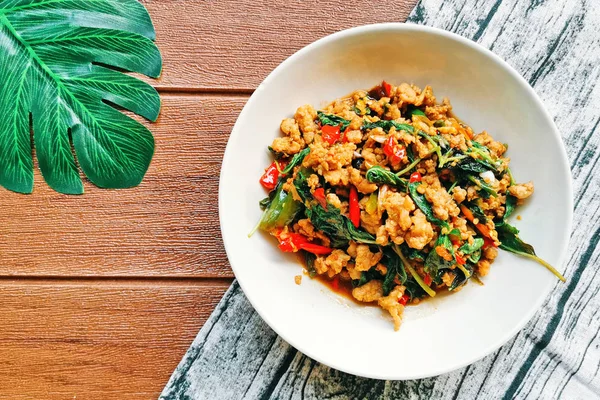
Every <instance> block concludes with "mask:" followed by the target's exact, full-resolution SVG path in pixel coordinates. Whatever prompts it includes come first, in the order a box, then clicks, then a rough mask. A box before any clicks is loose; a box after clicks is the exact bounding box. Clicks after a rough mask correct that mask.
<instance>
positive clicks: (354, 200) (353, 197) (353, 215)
mask: <svg viewBox="0 0 600 400" xmlns="http://www.w3.org/2000/svg"><path fill="white" fill-rule="evenodd" d="M348 202H349V208H350V221H352V225H354V226H355V227H356V228H358V227H359V226H360V206H359V205H358V191H357V190H356V187H355V186H353V185H352V186H350V196H349V197H348Z"/></svg>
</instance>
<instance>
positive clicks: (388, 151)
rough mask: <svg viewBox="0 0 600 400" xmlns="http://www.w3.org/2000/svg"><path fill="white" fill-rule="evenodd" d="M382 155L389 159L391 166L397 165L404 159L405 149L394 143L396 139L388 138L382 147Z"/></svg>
mask: <svg viewBox="0 0 600 400" xmlns="http://www.w3.org/2000/svg"><path fill="white" fill-rule="evenodd" d="M383 153H384V154H385V155H386V156H387V157H388V158H389V160H390V161H391V162H392V164H398V163H399V162H400V161H402V159H403V158H404V157H406V148H405V147H404V146H401V145H399V144H398V142H396V139H394V138H393V137H391V136H390V137H389V138H388V140H387V141H386V142H385V144H384V145H383Z"/></svg>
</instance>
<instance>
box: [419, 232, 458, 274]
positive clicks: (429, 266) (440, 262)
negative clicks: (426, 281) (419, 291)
mask: <svg viewBox="0 0 600 400" xmlns="http://www.w3.org/2000/svg"><path fill="white" fill-rule="evenodd" d="M438 246H442V247H444V248H445V249H446V250H448V252H450V254H452V255H454V249H453V248H452V242H451V241H450V238H449V237H448V235H440V236H438V239H437V241H436V242H435V246H433V248H432V249H431V251H430V252H429V255H428V256H427V259H426V260H425V265H424V269H425V272H427V273H428V274H429V275H431V276H432V277H433V276H436V275H438V271H439V270H441V269H449V268H450V267H452V266H453V265H454V264H456V263H455V261H454V257H453V258H452V260H450V261H447V260H445V259H443V258H442V257H440V255H439V254H438V253H437V252H436V251H435V248H436V247H438Z"/></svg>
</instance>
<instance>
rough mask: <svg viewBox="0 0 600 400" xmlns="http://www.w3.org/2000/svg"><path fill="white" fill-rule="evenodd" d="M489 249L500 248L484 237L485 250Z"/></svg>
mask: <svg viewBox="0 0 600 400" xmlns="http://www.w3.org/2000/svg"><path fill="white" fill-rule="evenodd" d="M488 247H498V245H497V244H496V242H494V241H493V240H492V239H490V238H488V237H485V236H484V237H483V248H484V249H487V248H488Z"/></svg>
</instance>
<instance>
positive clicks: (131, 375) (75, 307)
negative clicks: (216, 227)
mask: <svg viewBox="0 0 600 400" xmlns="http://www.w3.org/2000/svg"><path fill="white" fill-rule="evenodd" d="M228 285H229V282H228V281H224V282H222V281H215V282H208V283H197V282H193V281H182V282H150V284H149V283H148V282H119V281H108V282H102V284H98V283H89V282H77V281H73V282H56V281H53V280H50V281H36V282H19V281H13V282H11V281H3V282H2V286H1V287H0V304H2V307H1V308H0V321H2V323H1V324H0V398H2V399H15V400H17V399H48V400H51V399H103V400H108V399H119V400H120V399H155V398H156V397H157V396H158V394H159V392H160V390H161V389H162V387H163V386H164V384H165V382H166V381H167V379H168V377H169V374H170V372H171V371H172V369H173V368H175V366H176V365H177V363H178V361H179V360H180V359H181V356H182V355H183V354H184V352H185V349H186V348H187V347H188V346H189V343H190V341H191V340H192V338H193V337H194V336H195V335H196V333H197V332H198V329H199V328H200V327H201V326H202V324H203V323H204V321H205V320H206V318H207V317H208V315H209V314H210V312H211V310H212V308H213V307H214V305H215V304H216V303H217V302H218V301H219V299H220V298H221V296H222V295H223V293H224V291H225V289H226V288H227V286H228Z"/></svg>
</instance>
